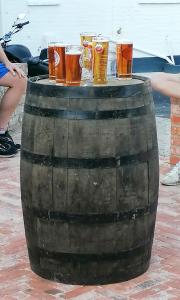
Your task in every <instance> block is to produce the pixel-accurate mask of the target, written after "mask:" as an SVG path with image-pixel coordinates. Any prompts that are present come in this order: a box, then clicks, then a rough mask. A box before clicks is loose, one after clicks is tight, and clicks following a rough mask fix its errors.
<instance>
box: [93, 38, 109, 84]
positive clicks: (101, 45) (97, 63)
mask: <svg viewBox="0 0 180 300" xmlns="http://www.w3.org/2000/svg"><path fill="white" fill-rule="evenodd" d="M108 49H109V41H108V39H106V38H103V37H96V38H94V39H93V40H92V54H93V82H94V84H106V83H107V62H108Z"/></svg>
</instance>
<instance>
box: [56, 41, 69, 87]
mask: <svg viewBox="0 0 180 300" xmlns="http://www.w3.org/2000/svg"><path fill="white" fill-rule="evenodd" d="M66 46H67V44H66V45H65V44H63V43H56V44H55V48H54V57H55V74H56V82H57V83H65V81H66V67H65V48H66Z"/></svg>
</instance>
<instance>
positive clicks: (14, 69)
mask: <svg viewBox="0 0 180 300" xmlns="http://www.w3.org/2000/svg"><path fill="white" fill-rule="evenodd" d="M5 66H6V68H7V69H8V70H9V71H10V72H11V74H12V75H13V76H16V74H17V75H18V76H19V78H22V77H26V75H25V74H24V72H23V71H22V70H21V69H19V68H18V67H17V66H16V65H15V64H12V63H11V62H7V63H6V64H5Z"/></svg>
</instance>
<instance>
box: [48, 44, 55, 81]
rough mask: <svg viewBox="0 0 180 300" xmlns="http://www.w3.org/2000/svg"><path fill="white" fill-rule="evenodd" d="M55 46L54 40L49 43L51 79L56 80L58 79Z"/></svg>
mask: <svg viewBox="0 0 180 300" xmlns="http://www.w3.org/2000/svg"><path fill="white" fill-rule="evenodd" d="M54 47H55V43H54V42H52V43H50V44H49V45H48V62H49V80H52V81H54V80H55V79H56V75H55V57H54Z"/></svg>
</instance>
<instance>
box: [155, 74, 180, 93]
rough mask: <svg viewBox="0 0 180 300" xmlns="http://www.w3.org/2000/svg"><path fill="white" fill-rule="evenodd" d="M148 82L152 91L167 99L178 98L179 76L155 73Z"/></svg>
mask: <svg viewBox="0 0 180 300" xmlns="http://www.w3.org/2000/svg"><path fill="white" fill-rule="evenodd" d="M150 80H151V85H152V88H153V89H154V90H156V91H158V92H160V93H162V94H164V95H166V96H168V97H174V98H180V74H169V73H161V72H157V73H154V74H153V75H152V76H151V79H150Z"/></svg>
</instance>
